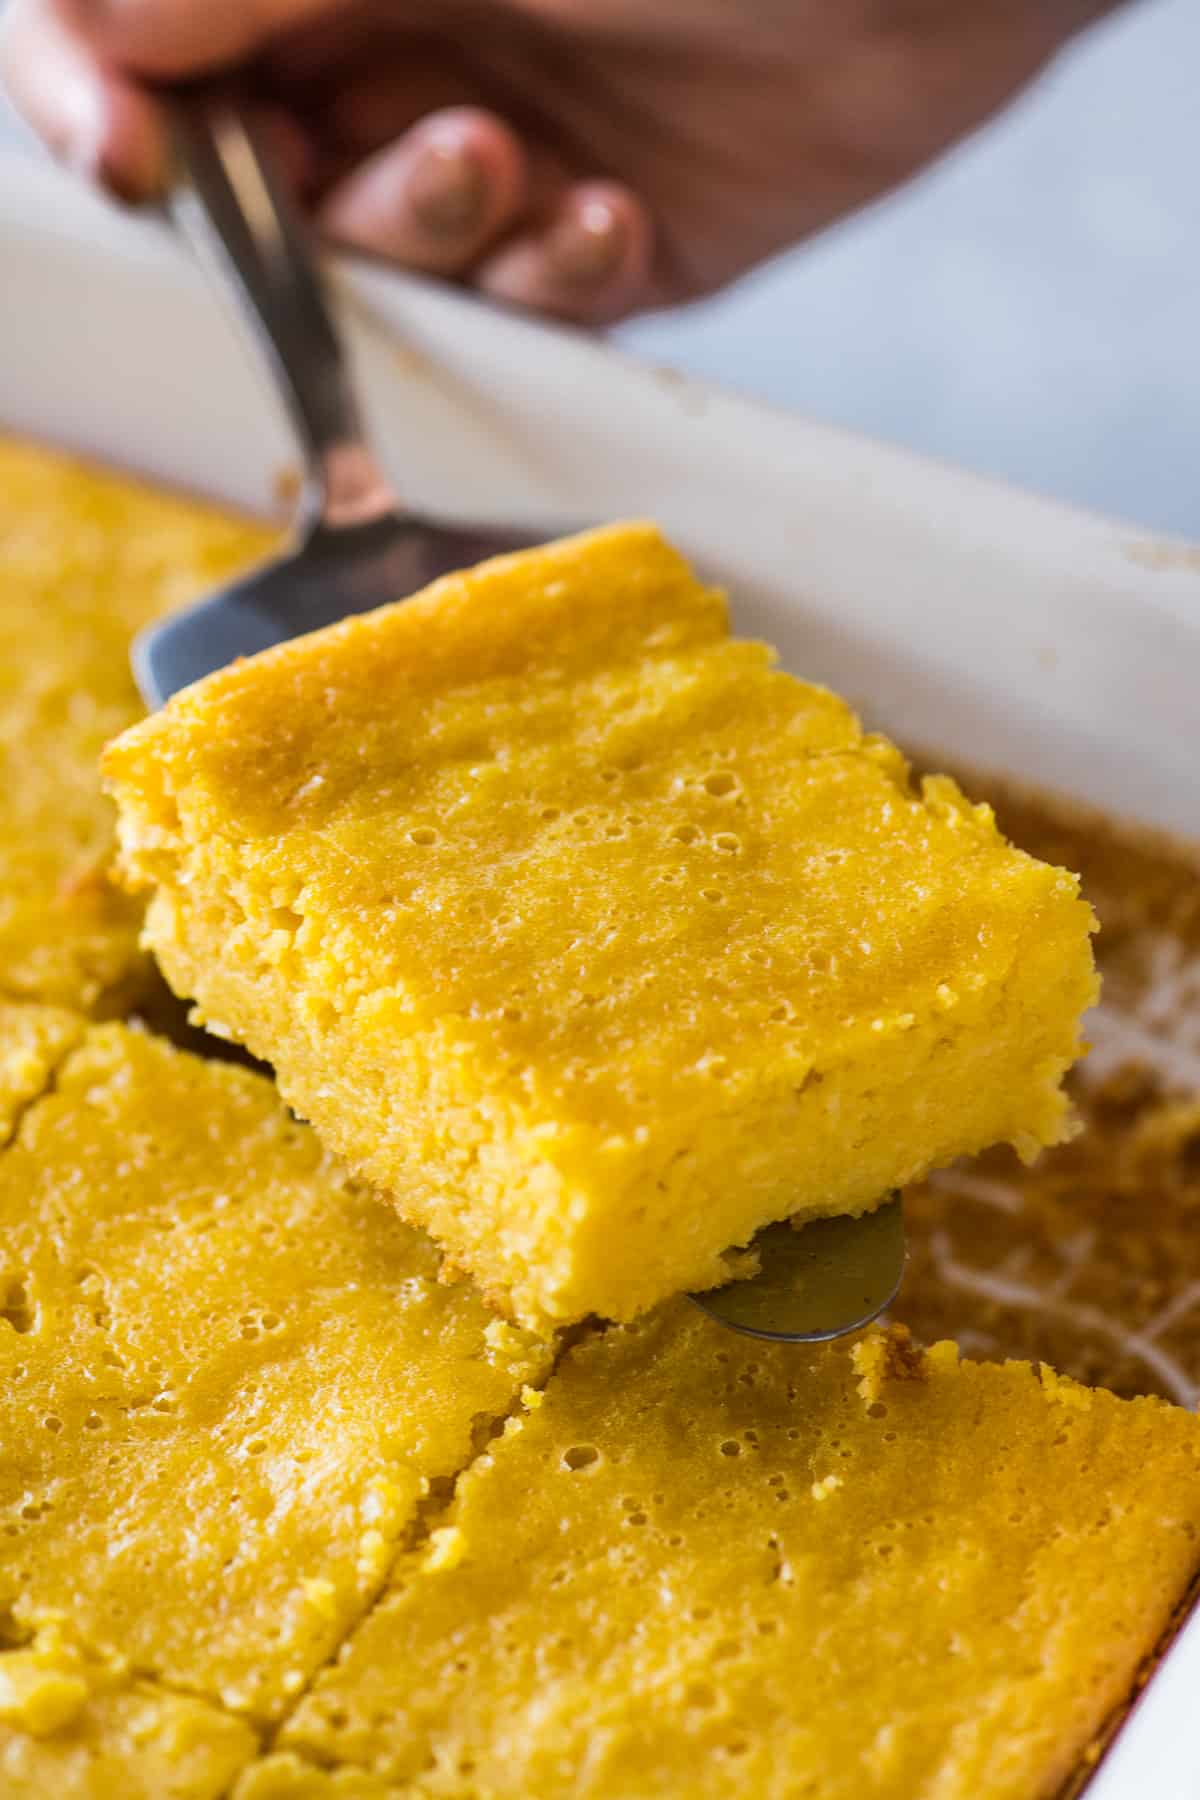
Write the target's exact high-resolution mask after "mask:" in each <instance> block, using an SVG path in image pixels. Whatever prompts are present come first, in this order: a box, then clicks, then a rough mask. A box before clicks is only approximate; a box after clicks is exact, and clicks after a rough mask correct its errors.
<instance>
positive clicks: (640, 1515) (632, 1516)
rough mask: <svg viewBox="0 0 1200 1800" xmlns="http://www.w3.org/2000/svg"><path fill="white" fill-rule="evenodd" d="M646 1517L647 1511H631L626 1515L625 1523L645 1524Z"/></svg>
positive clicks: (647, 1516)
mask: <svg viewBox="0 0 1200 1800" xmlns="http://www.w3.org/2000/svg"><path fill="white" fill-rule="evenodd" d="M648 1518H649V1515H648V1514H647V1513H644V1512H631V1513H628V1514H627V1515H626V1518H625V1523H626V1524H627V1525H645V1524H646V1523H647V1522H648Z"/></svg>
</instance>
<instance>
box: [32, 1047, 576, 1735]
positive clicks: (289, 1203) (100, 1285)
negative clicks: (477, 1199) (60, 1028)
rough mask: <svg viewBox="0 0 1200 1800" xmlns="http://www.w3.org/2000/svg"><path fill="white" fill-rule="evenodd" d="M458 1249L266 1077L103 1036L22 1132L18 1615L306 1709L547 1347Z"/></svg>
mask: <svg viewBox="0 0 1200 1800" xmlns="http://www.w3.org/2000/svg"><path fill="white" fill-rule="evenodd" d="M437 1260H438V1256H437V1251H436V1249H435V1248H434V1246H433V1245H431V1244H430V1243H429V1242H428V1241H427V1240H424V1239H422V1238H420V1237H419V1236H418V1235H417V1234H416V1233H414V1232H413V1231H411V1230H410V1229H409V1228H408V1227H407V1226H405V1225H404V1224H403V1223H402V1222H401V1220H400V1219H399V1218H398V1217H397V1216H396V1214H395V1211H394V1210H393V1209H392V1208H391V1207H387V1206H384V1205H381V1204H380V1202H379V1201H378V1200H376V1199H375V1198H374V1197H372V1196H370V1195H368V1194H366V1193H364V1192H362V1191H361V1190H360V1189H358V1188H357V1187H356V1186H355V1185H354V1184H353V1183H352V1182H351V1181H350V1180H349V1179H348V1177H347V1176H346V1174H345V1172H344V1170H342V1169H341V1168H340V1167H339V1166H337V1165H335V1164H334V1163H333V1162H332V1160H331V1159H330V1158H329V1157H328V1156H327V1155H326V1154H325V1152H323V1151H322V1149H321V1147H320V1145H319V1144H318V1143H317V1141H316V1139H315V1138H314V1136H313V1134H312V1132H311V1131H309V1130H308V1129H307V1127H304V1126H301V1125H299V1124H297V1123H296V1122H295V1121H294V1120H293V1119H292V1118H290V1116H289V1115H288V1113H287V1111H286V1109H285V1108H284V1107H283V1106H282V1105H281V1104H280V1102H279V1100H278V1098H277V1096H276V1094H275V1092H274V1090H273V1089H272V1087H271V1085H270V1084H269V1083H268V1082H267V1081H265V1080H264V1079H263V1078H262V1077H261V1076H259V1075H257V1074H253V1073H251V1072H249V1071H248V1070H245V1069H240V1068H235V1067H232V1066H230V1065H227V1064H216V1063H211V1062H204V1061H201V1060H199V1059H198V1058H196V1057H194V1056H191V1055H188V1054H186V1053H184V1052H182V1051H178V1050H175V1049H173V1048H171V1047H170V1046H169V1045H167V1044H166V1043H164V1042H163V1041H161V1040H157V1039H153V1038H151V1037H149V1036H147V1035H146V1034H145V1033H142V1032H137V1031H132V1030H128V1029H126V1028H124V1027H120V1026H115V1025H106V1026H93V1027H90V1028H88V1029H87V1031H86V1033H85V1035H84V1036H83V1038H82V1040H81V1042H80V1043H79V1044H78V1046H77V1047H76V1048H75V1049H74V1050H72V1051H71V1052H70V1053H69V1054H68V1055H67V1057H66V1060H65V1062H64V1063H63V1064H62V1066H61V1068H60V1069H59V1071H58V1076H57V1080H56V1083H55V1085H54V1088H53V1091H51V1092H49V1093H46V1094H45V1095H43V1096H42V1097H41V1098H40V1099H38V1100H36V1101H35V1102H34V1103H33V1104H32V1105H31V1106H30V1107H29V1108H28V1110H27V1111H26V1112H25V1113H24V1115H23V1117H22V1119H21V1122H20V1125H19V1128H18V1130H17V1133H16V1136H15V1137H14V1138H13V1140H12V1142H11V1143H10V1144H9V1145H8V1147H7V1148H6V1149H5V1150H3V1152H0V1275H2V1276H3V1277H4V1278H5V1280H6V1282H7V1288H6V1290H5V1291H6V1293H7V1295H8V1306H9V1310H8V1311H7V1312H4V1313H2V1314H0V1610H6V1611H7V1614H8V1615H9V1616H10V1617H11V1619H12V1621H13V1622H14V1624H15V1626H16V1628H17V1629H18V1630H19V1631H22V1632H36V1631H39V1630H42V1629H44V1628H48V1627H50V1626H52V1625H53V1626H55V1627H57V1628H58V1629H59V1630H60V1632H61V1634H62V1636H63V1640H64V1642H65V1643H67V1644H69V1645H72V1646H74V1647H75V1648H76V1649H77V1650H80V1651H86V1652H87V1653H88V1654H89V1655H91V1656H94V1657H99V1658H102V1659H104V1660H105V1661H106V1662H107V1663H109V1664H111V1665H112V1666H113V1667H116V1666H118V1665H121V1664H128V1665H129V1666H130V1667H133V1668H136V1669H137V1670H139V1671H140V1672H143V1673H146V1674H147V1675H152V1676H155V1677H158V1678H161V1679H162V1680H163V1681H164V1682H166V1683H168V1684H170V1685H173V1686H177V1687H180V1688H184V1689H189V1690H191V1691H194V1692H198V1693H202V1694H205V1695H207V1696H208V1697H209V1698H210V1699H215V1700H218V1701H220V1702H221V1704H222V1705H224V1706H226V1707H228V1708H229V1709H230V1710H231V1711H235V1712H242V1713H246V1714H250V1715H252V1716H255V1717H260V1718H264V1719H269V1718H271V1717H273V1716H277V1715H278V1714H279V1713H280V1712H281V1711H282V1709H283V1708H284V1706H285V1705H286V1704H287V1703H288V1702H289V1701H290V1700H291V1699H292V1698H294V1696H295V1695H296V1694H297V1693H298V1692H299V1691H300V1689H301V1688H302V1687H303V1685H304V1683H305V1681H306V1680H307V1679H308V1678H309V1676H311V1674H312V1673H313V1671H314V1670H315V1669H316V1668H317V1667H318V1666H319V1665H320V1663H321V1662H322V1661H324V1660H325V1658H327V1657H328V1656H329V1655H330V1654H331V1652H332V1651H333V1650H334V1649H335V1648H336V1646H337V1644H338V1642H339V1641H340V1639H341V1637H342V1635H343V1634H344V1633H345V1631H346V1630H347V1628H348V1627H349V1626H350V1625H351V1624H352V1623H353V1622H354V1620H355V1619H356V1618H357V1617H358V1615H359V1614H360V1613H361V1612H362V1610H363V1608H364V1607H365V1606H366V1605H367V1604H368V1602H369V1601H370V1599H371V1597H372V1596H373V1594H374V1593H375V1592H376V1591H377V1589H378V1588H379V1586H380V1584H381V1583H382V1581H383V1580H384V1577H385V1576H386V1573H387V1570H388V1568H389V1566H390V1563H391V1561H392V1559H393V1557H394V1555H395V1553H396V1549H397V1546H398V1545H399V1543H400V1542H401V1541H402V1539H403V1536H404V1534H405V1533H406V1532H407V1531H408V1530H409V1529H410V1527H411V1525H412V1523H413V1521H414V1519H415V1518H416V1516H417V1512H418V1508H419V1506H420V1504H421V1502H422V1499H423V1497H424V1496H425V1495H426V1494H427V1493H428V1492H429V1491H430V1487H431V1484H432V1483H434V1482H435V1481H444V1480H446V1479H448V1478H451V1477H453V1475H455V1474H456V1473H457V1471H458V1470H459V1469H461V1468H462V1467H463V1466H464V1465H465V1464H466V1463H467V1462H468V1461H469V1460H470V1458H471V1456H472V1454H473V1450H474V1445H475V1441H476V1434H477V1433H478V1432H479V1431H480V1430H481V1429H482V1428H483V1427H485V1426H486V1425H487V1423H488V1422H489V1421H491V1420H493V1419H496V1418H503V1416H504V1415H505V1414H506V1413H507V1412H508V1411H509V1410H510V1409H511V1408H512V1407H513V1406H515V1405H516V1404H517V1401H518V1396H519V1393H520V1390H521V1388H522V1386H524V1385H525V1384H526V1383H529V1382H531V1381H536V1380H538V1379H539V1378H540V1377H541V1375H542V1374H543V1373H544V1371H545V1368H546V1366H547V1363H548V1350H547V1348H546V1346H544V1345H539V1344H537V1343H536V1341H535V1340H533V1339H532V1338H530V1337H528V1336H523V1335H522V1334H518V1333H514V1334H513V1336H514V1340H515V1341H514V1343H512V1344H506V1345H505V1347H504V1351H503V1353H499V1352H497V1350H496V1349H495V1348H494V1347H493V1346H492V1345H490V1344H489V1343H488V1342H487V1340H486V1335H485V1334H486V1332H487V1330H488V1327H489V1325H490V1323H491V1320H490V1319H489V1315H488V1313H487V1312H486V1310H485V1308H484V1306H483V1304H482V1302H481V1300H480V1299H479V1296H478V1295H477V1293H476V1292H475V1291H474V1290H473V1289H472V1288H470V1287H460V1288H454V1289H447V1288H444V1287H442V1286H440V1285H439V1283H438V1281H437V1279H436V1269H437ZM14 1296H16V1298H14ZM18 1302H19V1304H18ZM14 1667H15V1668H16V1670H17V1671H18V1674H19V1678H20V1680H21V1681H27V1676H26V1674H24V1673H21V1671H22V1670H24V1669H25V1668H26V1665H23V1664H17V1665H14ZM14 1692H15V1690H14ZM56 1696H57V1698H56ZM68 1696H69V1689H68V1688H64V1687H62V1686H61V1685H60V1686H59V1687H58V1688H55V1687H54V1686H53V1685H51V1687H49V1688H48V1689H46V1690H44V1691H43V1692H42V1694H41V1699H40V1702H38V1703H39V1704H41V1705H42V1706H43V1707H45V1706H49V1707H50V1708H51V1710H53V1707H54V1705H56V1704H59V1705H62V1706H65V1705H66V1702H67V1698H68ZM27 1699H28V1703H29V1704H30V1705H33V1704H34V1702H35V1700H36V1695H35V1694H33V1691H32V1690H30V1695H29V1696H27ZM13 1704H16V1702H13ZM10 1717H11V1711H10Z"/></svg>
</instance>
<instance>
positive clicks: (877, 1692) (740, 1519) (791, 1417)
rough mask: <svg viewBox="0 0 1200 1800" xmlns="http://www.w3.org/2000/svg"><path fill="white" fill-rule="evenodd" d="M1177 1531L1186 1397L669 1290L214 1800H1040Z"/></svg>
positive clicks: (1154, 1631) (1197, 1471)
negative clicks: (1173, 1398)
mask: <svg viewBox="0 0 1200 1800" xmlns="http://www.w3.org/2000/svg"><path fill="white" fill-rule="evenodd" d="M501 1522H502V1523H501ZM1198 1532H1200V1419H1197V1418H1196V1417H1195V1416H1193V1415H1191V1414H1189V1413H1186V1412H1184V1411H1183V1410H1182V1409H1181V1408H1174V1407H1171V1406H1169V1405H1167V1404H1166V1403H1165V1402H1163V1401H1159V1400H1135V1401H1122V1400H1118V1399H1116V1398H1115V1397H1114V1396H1112V1395H1110V1394H1105V1393H1098V1392H1093V1391H1090V1390H1088V1389H1086V1388H1082V1387H1078V1386H1076V1385H1075V1384H1074V1383H1072V1382H1070V1381H1067V1380H1065V1379H1062V1378H1057V1377H1055V1376H1054V1375H1052V1374H1051V1373H1050V1372H1049V1371H1046V1370H1043V1371H1041V1372H1039V1371H1037V1370H1035V1369H1034V1368H1032V1367H1030V1366H1029V1365H1028V1364H1022V1363H1006V1364H1002V1365H980V1364H971V1363H960V1362H959V1361H958V1359H957V1353H956V1351H955V1349H954V1347H953V1346H952V1345H951V1344H940V1345H938V1346H936V1347H934V1348H933V1349H932V1350H930V1351H929V1352H928V1353H922V1352H919V1351H917V1350H916V1349H915V1348H914V1346H913V1344H912V1342H911V1340H910V1339H909V1338H908V1337H907V1334H905V1333H904V1332H903V1331H901V1330H899V1329H896V1330H893V1331H892V1332H891V1333H886V1332H880V1331H876V1332H873V1333H871V1334H869V1335H868V1336H866V1337H865V1338H864V1339H862V1340H860V1341H859V1342H858V1343H857V1344H856V1345H855V1346H854V1347H853V1348H851V1347H848V1346H847V1345H845V1344H838V1345H836V1346H831V1347H826V1348H821V1349H816V1350H806V1349H800V1348H799V1347H797V1346H790V1345H768V1344H761V1343H754V1342H752V1341H750V1340H747V1339H745V1338H739V1337H735V1336H732V1335H730V1334H728V1333H724V1332H721V1331H719V1330H717V1329H715V1328H714V1327H713V1326H712V1325H711V1323H709V1322H708V1321H706V1320H704V1319H703V1318H701V1317H700V1316H699V1315H698V1314H697V1312H696V1310H695V1309H694V1308H691V1307H689V1306H688V1305H687V1304H686V1302H684V1301H682V1300H677V1301H674V1302H671V1303H669V1304H668V1305H667V1306H666V1307H664V1308H660V1309H659V1310H658V1311H656V1312H655V1313H653V1314H651V1315H650V1316H649V1317H648V1318H646V1319H645V1320H642V1321H639V1322H638V1323H637V1324H635V1325H633V1326H627V1327H623V1328H614V1329H611V1330H610V1331H609V1332H607V1333H606V1334H602V1335H601V1334H598V1335H595V1336H592V1337H591V1338H590V1339H588V1340H586V1341H585V1342H584V1343H582V1344H581V1345H579V1346H577V1347H576V1348H575V1349H573V1350H572V1351H571V1352H570V1353H569V1354H568V1355H567V1357H566V1358H565V1359H564V1361H563V1363H562V1364H561V1365H560V1367H559V1369H558V1371H557V1373H556V1374H555V1376H554V1377H553V1379H552V1380H551V1382H550V1383H549V1385H548V1386H547V1388H546V1390H545V1392H544V1394H540V1395H536V1396H534V1403H533V1404H532V1405H531V1406H530V1407H529V1409H528V1410H527V1411H526V1412H525V1413H524V1414H523V1415H518V1416H517V1417H516V1418H514V1419H513V1420H512V1421H510V1423H509V1425H508V1426H507V1428H506V1430H505V1433H504V1435H503V1436H502V1437H501V1438H500V1439H499V1440H498V1441H496V1442H495V1443H493V1444H492V1445H491V1446H490V1447H489V1449H488V1450H487V1452H486V1453H485V1454H484V1455H483V1456H481V1457H480V1458H479V1459H478V1460H477V1461H476V1463H475V1464H474V1465H473V1467H472V1468H471V1469H470V1470H469V1471H468V1473H467V1474H466V1475H465V1476H464V1477H463V1478H462V1479H461V1480H460V1482H459V1484H458V1489H457V1493H456V1497H455V1501H454V1504H453V1507H452V1508H451V1510H450V1511H449V1512H448V1513H447V1514H446V1515H443V1517H442V1519H441V1520H440V1521H439V1523H438V1524H437V1526H436V1528H435V1529H434V1530H433V1531H432V1533H431V1534H430V1536H429V1537H428V1540H427V1541H426V1542H425V1543H423V1544H421V1545H419V1546H416V1547H414V1548H413V1549H412V1550H411V1551H409V1552H408V1553H406V1554H405V1555H404V1556H402V1557H401V1559H400V1561H399V1562H398V1564H397V1566H396V1568H395V1570H394V1571H393V1575H392V1577H391V1581H390V1584H389V1588H388V1591H387V1592H386V1593H385V1595H384V1598H383V1599H382V1600H381V1601H380V1602H379V1604H378V1605H377V1606H376V1607H375V1608H374V1609H373V1611H372V1612H371V1613H370V1615H369V1616H368V1617H367V1618H366V1620H365V1621H364V1622H363V1624H362V1625H361V1626H359V1628H358V1629H357V1631H356V1632H355V1633H354V1635H353V1636H352V1637H351V1639H350V1641H349V1644H348V1646H347V1648H346V1649H345V1650H344V1651H343V1653H342V1655H341V1657H340V1658H339V1659H338V1661H337V1663H336V1664H335V1665H333V1666H331V1667H330V1668H329V1669H327V1670H326V1671H324V1672H323V1673H322V1674H321V1676H320V1677H319V1678H318V1680H317V1682H316V1683H315V1684H314V1686H313V1688H312V1689H311V1690H310V1691H309V1692H308V1694H306V1696H305V1697H304V1698H303V1699H302V1700H301V1702H300V1704H299V1706H298V1707H297V1709H296V1710H295V1712H294V1713H293V1714H292V1716H291V1718H290V1719H289V1720H288V1721H287V1723H286V1724H285V1726H284V1728H283V1731H282V1733H281V1734H280V1737H279V1739H278V1748H279V1749H280V1750H281V1751H283V1752H286V1753H288V1756H287V1757H276V1758H273V1759H271V1760H270V1761H268V1763H267V1764H266V1765H265V1766H261V1765H260V1766H259V1767H257V1768H252V1769H251V1770H250V1771H249V1772H248V1773H247V1775H246V1776H245V1777H244V1778H243V1781H242V1784H241V1785H240V1786H239V1788H238V1789H237V1790H236V1792H237V1797H238V1800H285V1797H286V1796H289V1795H296V1796H300V1795H312V1796H313V1797H314V1800H316V1796H319V1795H322V1794H328V1796H329V1800H336V1795H337V1793H338V1792H339V1789H338V1788H337V1787H336V1786H335V1785H333V1784H331V1783H323V1782H322V1781H321V1780H320V1778H319V1777H317V1776H315V1775H312V1774H309V1773H306V1767H305V1765H306V1763H314V1762H315V1763H317V1764H327V1763H329V1762H331V1761H333V1762H337V1763H345V1764H348V1765H353V1766H355V1767H357V1768H360V1769H362V1770H363V1771H364V1772H365V1774H364V1779H363V1781H362V1783H361V1785H357V1786H351V1787H350V1788H349V1790H348V1791H349V1793H350V1794H353V1795H355V1796H356V1797H357V1796H360V1795H361V1796H362V1797H363V1800H366V1797H367V1796H369V1795H372V1794H379V1795H383V1794H394V1795H399V1794H405V1795H416V1794H430V1795H432V1794H437V1795H440V1796H443V1797H446V1800H449V1797H451V1796H454V1797H457V1800H475V1797H476V1796H479V1795H482V1794H486V1795H488V1796H489V1797H490V1800H505V1797H506V1796H512V1797H513V1800H518V1797H520V1800H528V1797H529V1796H537V1800H560V1797H561V1800H567V1797H568V1796H570V1797H571V1800H586V1797H588V1796H595V1800H612V1796H616V1795H621V1796H625V1795H636V1796H637V1797H638V1800H650V1797H651V1796H655V1795H661V1796H664V1797H666V1796H669V1797H672V1800H677V1797H678V1796H680V1795H683V1794H687V1795H689V1796H692V1795H695V1796H712V1797H714V1800H716V1797H718V1796H725V1795H728V1796H731V1797H734V1796H736V1797H737V1800H747V1797H754V1796H762V1797H763V1800H766V1797H767V1796H777V1795H784V1794H789V1795H791V1794H795V1795H800V1794H812V1795H818V1794H819V1795H820V1796H821V1800H912V1797H913V1796H915V1795H934V1794H936V1795H937V1796H938V1800H1049V1797H1050V1796H1053V1795H1055V1794H1056V1793H1057V1792H1058V1790H1059V1788H1060V1786H1061V1783H1062V1782H1063V1781H1064V1780H1065V1779H1066V1777H1067V1776H1068V1775H1069V1774H1070V1773H1071V1772H1072V1771H1073V1770H1074V1769H1075V1768H1076V1766H1077V1765H1078V1763H1079V1761H1080V1759H1081V1757H1082V1756H1083V1754H1084V1752H1085V1750H1086V1748H1087V1746H1088V1745H1089V1744H1090V1743H1091V1742H1092V1740H1093V1738H1094V1737H1095V1735H1096V1733H1097V1732H1098V1731H1099V1730H1100V1728H1101V1726H1102V1724H1103V1722H1104V1721H1105V1718H1106V1716H1107V1714H1108V1713H1109V1711H1110V1709H1111V1708H1112V1707H1113V1706H1114V1705H1116V1704H1118V1703H1119V1702H1120V1701H1121V1700H1122V1699H1123V1697H1124V1696H1125V1695H1126V1694H1127V1693H1128V1691H1129V1689H1130V1688H1131V1685H1132V1683H1133V1681H1134V1678H1135V1675H1136V1671H1137V1669H1138V1665H1139V1663H1140V1661H1141V1660H1142V1659H1143V1658H1144V1657H1145V1656H1146V1655H1147V1654H1148V1653H1149V1652H1150V1651H1152V1650H1153V1648H1154V1646H1155V1644H1156V1642H1157V1640H1158V1638H1159V1636H1160V1633H1161V1632H1162V1631H1163V1629H1164V1627H1165V1626H1166V1625H1167V1623H1168V1621H1169V1619H1170V1617H1171V1614H1172V1611H1173V1609H1174V1608H1175V1607H1176V1606H1177V1605H1178V1603H1179V1602H1180V1600H1181V1599H1182V1598H1183V1596H1184V1593H1185V1591H1186V1588H1187V1586H1188V1583H1189V1580H1190V1578H1191V1576H1192V1574H1193V1572H1194V1571H1195V1568H1196V1565H1197V1560H1198V1557H1200V1548H1198V1544H1197V1534H1198ZM289 1758H290V1760H289ZM368 1778H373V1781H374V1783H375V1784H376V1785H371V1781H370V1779H368Z"/></svg>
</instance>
